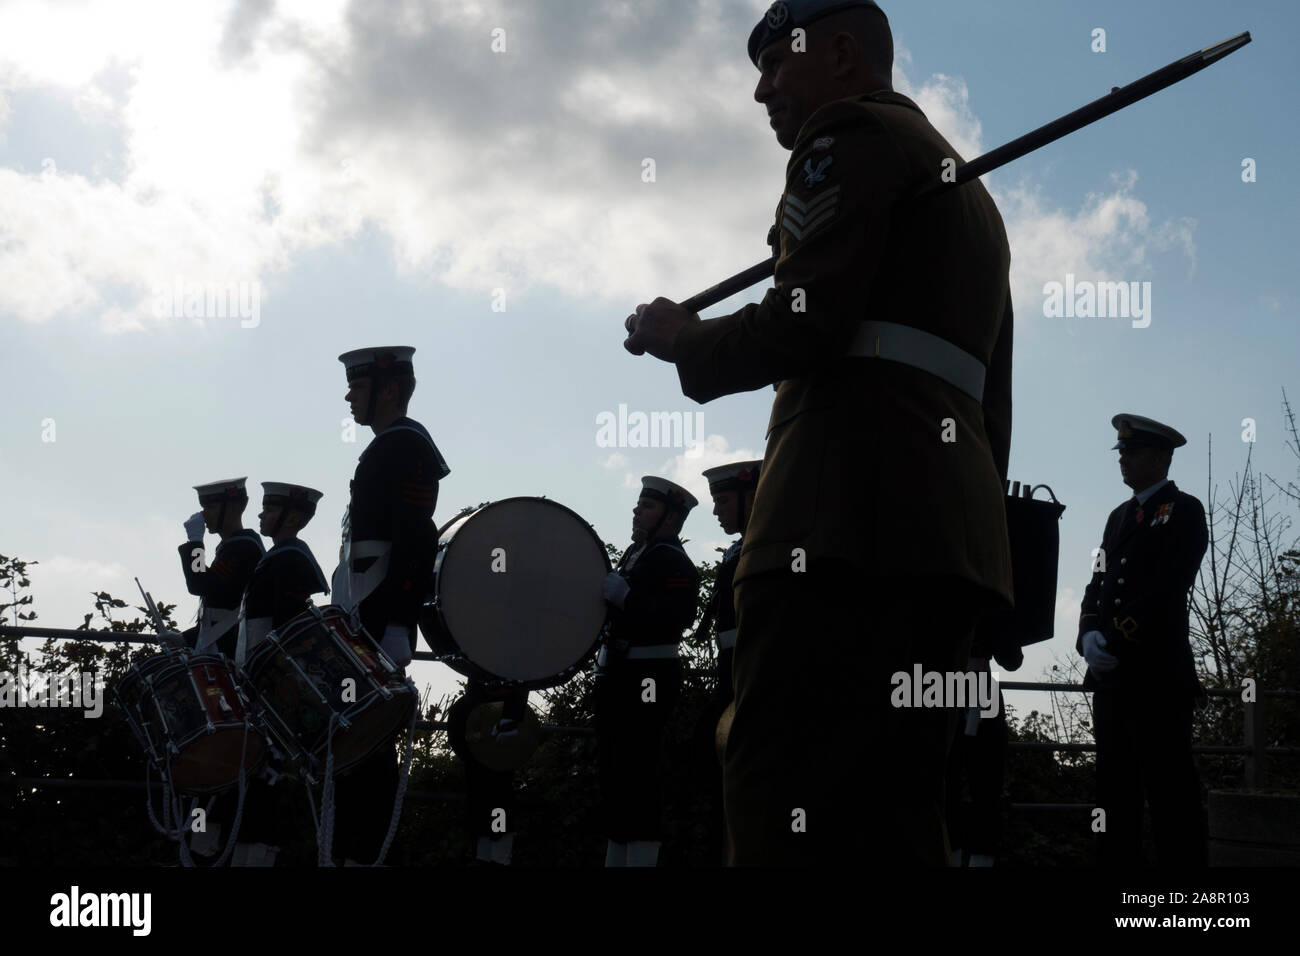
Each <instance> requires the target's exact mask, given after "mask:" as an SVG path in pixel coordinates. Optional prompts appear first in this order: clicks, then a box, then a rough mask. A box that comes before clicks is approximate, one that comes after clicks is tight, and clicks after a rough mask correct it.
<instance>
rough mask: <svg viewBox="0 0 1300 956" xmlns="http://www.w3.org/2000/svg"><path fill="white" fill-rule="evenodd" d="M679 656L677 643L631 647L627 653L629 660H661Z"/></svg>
mask: <svg viewBox="0 0 1300 956" xmlns="http://www.w3.org/2000/svg"><path fill="white" fill-rule="evenodd" d="M677 656H678V653H677V645H676V644H649V645H646V646H643V647H629V648H628V649H627V654H626V655H625V657H626V659H627V660H629V661H638V660H661V659H665V658H669V657H677Z"/></svg>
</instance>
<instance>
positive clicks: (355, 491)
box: [334, 418, 451, 649]
mask: <svg viewBox="0 0 1300 956" xmlns="http://www.w3.org/2000/svg"><path fill="white" fill-rule="evenodd" d="M450 471H451V469H449V468H448V467H447V463H446V462H445V461H444V460H443V457H442V454H441V453H440V452H439V451H438V447H437V446H436V445H435V444H434V443H433V439H432V438H430V437H429V433H428V432H427V431H426V430H425V428H424V426H423V425H421V424H420V423H419V422H416V421H413V420H412V419H410V418H399V419H397V420H396V421H395V422H393V424H392V425H390V426H389V427H388V428H386V429H384V431H382V432H380V433H379V434H378V435H376V436H375V438H374V440H373V441H371V443H370V444H369V445H368V446H366V450H365V451H364V452H362V453H361V458H360V460H359V461H358V463H357V470H356V474H355V475H354V476H353V479H352V483H351V486H350V488H351V495H350V498H349V501H348V510H347V514H346V516H345V517H344V519H343V538H344V551H345V555H344V562H343V564H341V565H340V567H339V569H338V570H337V571H336V572H335V575H334V592H335V601H336V603H339V604H342V605H343V606H345V607H347V608H349V609H351V608H354V607H357V606H358V605H359V606H360V609H361V619H362V623H363V624H364V625H365V627H366V629H367V630H368V631H370V632H371V634H372V635H373V636H374V637H375V639H376V640H380V639H382V637H383V633H384V629H385V628H387V627H388V626H389V625H392V624H396V625H400V626H403V627H409V628H410V629H411V642H412V643H411V647H412V649H414V647H415V625H416V622H417V620H418V619H419V616H420V608H421V606H422V605H423V604H424V600H425V597H426V594H427V592H428V590H429V587H430V582H431V578H432V576H433V564H434V559H435V558H436V556H437V549H438V529H437V528H436V527H435V526H434V523H433V510H434V507H435V506H436V505H437V503H438V482H439V481H440V480H441V479H442V478H444V477H446V476H447V475H448V474H449V473H450Z"/></svg>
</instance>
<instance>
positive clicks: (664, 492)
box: [641, 475, 700, 515]
mask: <svg viewBox="0 0 1300 956" xmlns="http://www.w3.org/2000/svg"><path fill="white" fill-rule="evenodd" d="M641 496H642V497H643V498H652V499H654V500H655V501H662V502H663V503H664V504H666V505H668V507H670V508H676V509H677V510H678V511H680V512H681V513H682V514H684V515H685V514H690V511H691V509H692V508H694V507H695V506H696V505H698V504H699V503H700V502H699V499H697V498H696V497H695V496H694V495H693V494H691V493H690V492H689V491H687V490H686V489H685V488H683V487H682V486H681V485H679V484H676V483H675V482H671V481H669V480H668V479H667V478H660V477H658V476H656V475H646V476H644V477H643V478H642V479H641Z"/></svg>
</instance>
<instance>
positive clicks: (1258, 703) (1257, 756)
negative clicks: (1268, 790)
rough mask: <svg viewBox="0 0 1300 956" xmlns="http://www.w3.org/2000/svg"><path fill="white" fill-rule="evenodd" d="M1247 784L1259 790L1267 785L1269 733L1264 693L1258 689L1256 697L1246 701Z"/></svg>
mask: <svg viewBox="0 0 1300 956" xmlns="http://www.w3.org/2000/svg"><path fill="white" fill-rule="evenodd" d="M1245 718H1246V721H1245V722H1246V746H1247V747H1249V748H1250V753H1249V754H1247V755H1246V786H1247V787H1249V788H1250V789H1252V790H1258V789H1261V788H1262V787H1264V786H1266V785H1267V781H1268V767H1267V766H1266V761H1267V758H1268V753H1267V748H1268V734H1267V733H1265V731H1264V726H1265V723H1264V694H1263V692H1262V691H1258V692H1257V693H1256V694H1255V699H1254V700H1252V701H1247V702H1246V713H1245Z"/></svg>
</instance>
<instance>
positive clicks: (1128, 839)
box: [1075, 414, 1209, 866]
mask: <svg viewBox="0 0 1300 956" xmlns="http://www.w3.org/2000/svg"><path fill="white" fill-rule="evenodd" d="M1111 424H1112V425H1114V426H1115V429H1116V431H1117V433H1118V436H1119V442H1118V444H1116V445H1115V448H1117V449H1118V450H1119V467H1120V474H1121V475H1122V476H1123V479H1124V484H1126V485H1128V486H1129V487H1130V488H1132V489H1133V492H1134V496H1133V497H1132V498H1130V499H1129V500H1128V501H1127V502H1125V503H1124V504H1122V505H1120V506H1119V507H1118V508H1116V509H1115V510H1114V511H1112V512H1111V513H1110V517H1109V518H1108V519H1107V520H1106V530H1105V532H1104V533H1103V534H1102V539H1101V550H1100V551H1099V552H1098V554H1097V558H1096V561H1095V562H1094V568H1095V570H1094V572H1093V575H1092V580H1091V581H1090V582H1089V583H1088V587H1087V589H1086V590H1085V591H1084V594H1083V606H1082V608H1081V609H1080V615H1079V639H1078V642H1077V643H1076V645H1075V647H1076V649H1077V650H1078V652H1079V653H1080V654H1082V655H1083V657H1084V658H1085V659H1086V660H1087V662H1088V673H1087V676H1086V677H1085V679H1084V686H1085V687H1087V688H1088V689H1090V690H1092V691H1093V698H1092V705H1093V722H1094V730H1095V733H1096V737H1097V802H1098V804H1099V805H1100V807H1101V808H1102V809H1103V810H1104V811H1105V814H1106V815H1105V830H1104V831H1101V832H1100V834H1099V841H1098V843H1099V851H1100V857H1101V861H1102V863H1103V865H1108V866H1134V865H1137V864H1139V863H1140V861H1141V850H1142V805H1143V797H1144V795H1145V798H1146V800H1147V802H1148V803H1149V804H1150V806H1151V824H1152V829H1153V830H1154V834H1153V835H1154V837H1155V846H1156V859H1157V862H1158V863H1159V864H1160V865H1176V866H1177V865H1181V866H1204V865H1205V862H1206V834H1205V822H1204V817H1203V816H1202V813H1201V788H1200V782H1199V780H1198V778H1197V774H1196V764H1195V763H1194V762H1193V760H1192V711H1193V708H1194V707H1196V706H1197V705H1198V703H1200V702H1201V701H1202V700H1203V699H1204V698H1203V695H1204V690H1203V688H1202V687H1201V685H1200V682H1199V681H1198V680H1197V677H1196V665H1195V663H1194V661H1193V658H1192V649H1191V644H1190V643H1189V641H1188V615H1187V593H1188V591H1189V590H1190V589H1191V587H1192V584H1193V582H1194V581H1195V580H1196V573H1197V571H1198V570H1199V569H1200V566H1201V559H1202V558H1203V557H1204V556H1205V551H1206V546H1207V543H1208V540H1209V536H1208V533H1207V531H1206V526H1205V509H1204V508H1203V507H1202V506H1201V503H1200V502H1199V501H1198V500H1197V499H1196V498H1194V497H1192V496H1191V495H1189V494H1185V493H1184V492H1181V491H1179V490H1178V488H1177V486H1176V485H1175V484H1174V483H1173V482H1172V481H1170V480H1169V477H1168V475H1169V464H1170V462H1171V460H1172V459H1173V454H1174V451H1173V450H1174V449H1175V448H1181V447H1182V446H1183V445H1185V444H1187V439H1185V438H1184V437H1183V436H1182V435H1180V434H1179V433H1178V432H1177V431H1175V430H1174V429H1172V428H1170V427H1169V426H1168V425H1162V424H1160V423H1159V422H1157V421H1153V420H1152V419H1150V418H1143V417H1142V416H1141V415H1129V414H1121V415H1116V416H1115V417H1114V418H1113V419H1111Z"/></svg>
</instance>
